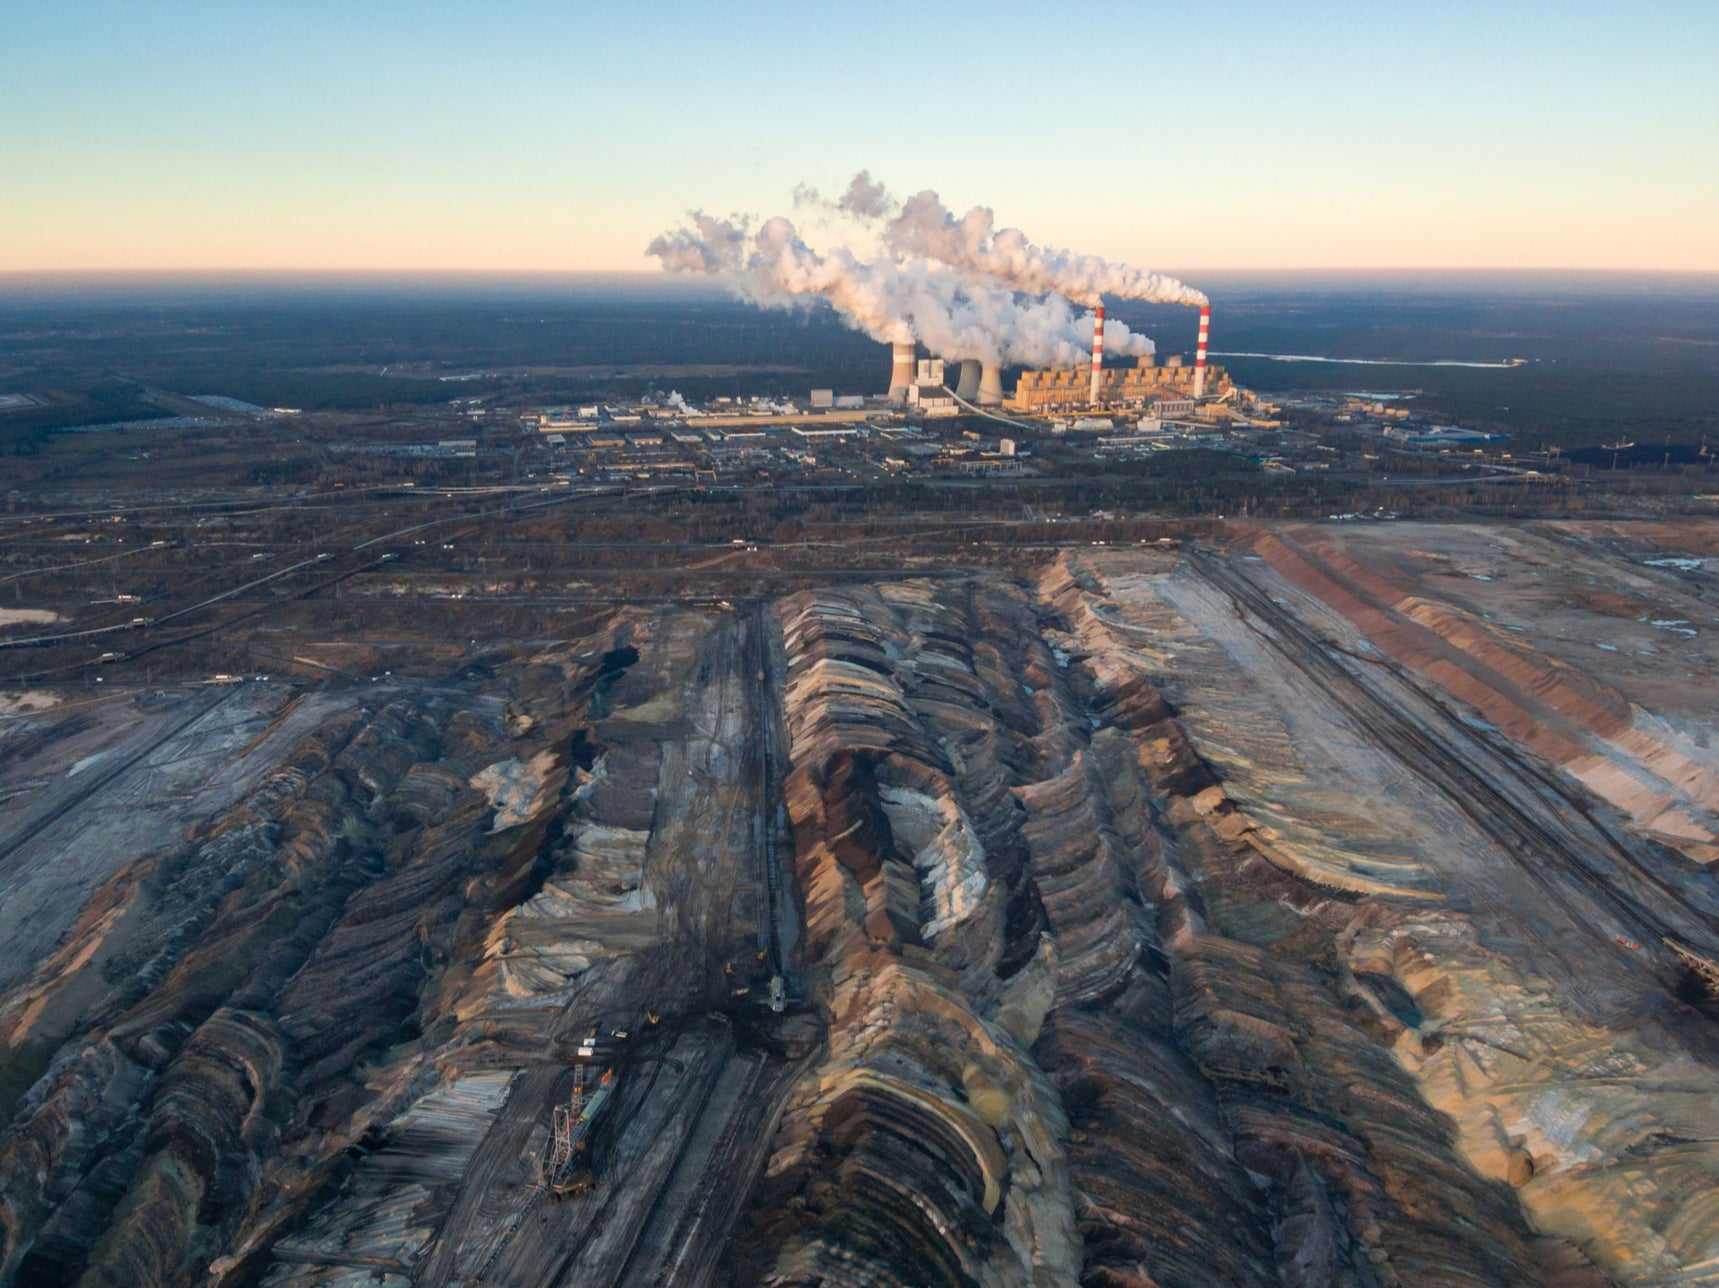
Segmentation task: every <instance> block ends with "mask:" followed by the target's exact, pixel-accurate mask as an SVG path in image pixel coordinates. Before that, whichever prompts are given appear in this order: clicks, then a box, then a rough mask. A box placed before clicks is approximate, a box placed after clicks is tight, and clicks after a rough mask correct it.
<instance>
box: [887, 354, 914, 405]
mask: <svg viewBox="0 0 1719 1288" xmlns="http://www.w3.org/2000/svg"><path fill="white" fill-rule="evenodd" d="M917 355H918V350H917V346H916V345H914V343H913V342H912V341H911V340H909V341H907V342H905V343H903V342H902V341H900V340H898V341H896V343H895V363H894V365H893V366H892V367H891V368H890V371H889V400H890V402H892V403H903V402H906V401H907V391H908V390H909V389H911V388H912V387H913V378H914V374H915V362H914V359H915V358H916V357H917Z"/></svg>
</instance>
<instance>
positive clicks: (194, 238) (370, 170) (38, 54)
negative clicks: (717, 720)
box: [0, 0, 1719, 270]
mask: <svg viewBox="0 0 1719 1288" xmlns="http://www.w3.org/2000/svg"><path fill="white" fill-rule="evenodd" d="M0 49H4V50H5V51H6V52H5V56H4V68H5V74H4V75H3V76H0V126H3V128H0V269H24V270H30V269H52V268H66V269H107V268H148V269H171V268H334V269H346V268H353V269H357V268H369V269H545V270H555V269H586V268H588V269H628V268H644V267H646V266H647V261H645V260H644V258H643V255H642V248H643V246H644V244H645V242H646V241H648V240H649V238H650V236H651V235H652V234H653V233H654V232H656V231H658V230H659V229H660V228H661V227H663V226H665V225H666V224H668V223H670V222H672V221H673V220H674V219H675V218H676V217H677V216H678V214H679V213H680V212H681V211H682V210H684V209H685V208H687V207H689V206H694V205H697V206H703V207H706V208H709V209H712V210H715V211H720V212H724V213H726V212H729V211H735V210H750V211H760V212H765V213H771V212H775V211H779V210H786V209H787V208H788V206H789V193H790V191H791V190H792V188H793V187H794V185H795V184H796V183H798V182H802V181H805V182H810V183H812V184H814V185H817V186H820V187H823V188H826V189H837V188H839V187H841V186H842V184H843V183H845V181H846V179H847V178H848V177H849V176H850V175H851V174H852V173H853V172H854V171H856V170H858V169H860V168H862V167H864V168H869V169H870V170H871V171H872V173H873V174H875V175H877V176H878V177H880V178H882V179H884V180H885V181H886V182H888V183H889V184H890V185H891V186H892V187H893V188H894V189H896V190H898V191H913V190H916V189H918V188H921V187H934V188H936V189H938V191H940V192H941V193H942V194H943V195H944V198H945V200H946V201H948V202H949V204H951V205H952V206H954V207H956V208H958V209H959V208H965V207H966V206H968V205H972V204H976V203H984V204H988V205H991V206H993V207H994V208H995V209H996V211H997V214H998V216H999V218H1000V219H1001V220H1002V221H1003V222H1006V223H1015V224H1018V225H1020V226H1021V227H1023V228H1025V229H1026V230H1027V231H1028V232H1029V233H1030V234H1031V235H1033V236H1034V237H1035V238H1037V239H1039V240H1042V241H1046V242H1051V243H1055V244H1059V245H1066V246H1073V247H1075V248H1077V249H1080V250H1083V251H1092V252H1094V253H1099V254H1105V255H1109V256H1112V257H1114V258H1121V259H1127V260H1131V261H1133V262H1136V263H1140V264H1143V265H1148V266H1160V267H1165V268H1170V269H1177V268H1182V269H1186V268H1195V267H1213V268H1224V267H1233V268H1257V267H1370V266H1411V267H1421V266H1426V267H1448V266H1483V267H1484V266H1537V267H1595V268H1607V267H1615V268H1649V269H1684V270H1719V88H1716V85H1719V76H1716V74H1715V71H1714V68H1715V66H1716V65H1719V5H1716V4H1713V3H1712V2H1711V0H1707V2H1706V3H1684V2H1677V3H1672V2H1659V3H1652V2H1650V3H1646V4H1641V5H1636V6H1633V7H1627V6H1622V5H1617V4H1607V5H1600V4H1596V3H1588V2H1587V0H1575V2H1573V3H1565V4H1557V5H1554V4H1542V3H1508V2H1506V3H1499V4H1492V5H1479V4H1466V3H1447V4H1414V5H1398V4H1391V5H1387V4H1365V5H1363V4H1342V3H1321V2H1319V0H1310V2H1308V3H1304V4H1302V5H1299V6H1288V5H1267V4H1253V3H1231V4H1217V5H1209V6H1198V5H1176V6H1170V5H1165V6H1152V7H1145V6H1108V7H1107V6H1093V5H1055V4H1042V3H1041V4H1027V3H1008V2H1005V3H999V4H992V5H986V6H970V5H939V4H935V3H929V4H928V3H920V4H897V3H890V2H888V0H885V2H882V3H875V2H874V3H868V4H865V5H863V6H853V7H842V8H839V9H832V10H828V11H826V10H823V9H819V8H816V7H814V6H810V5H803V4H785V3H784V4H771V3H752V4H740V5H733V6H727V7H723V6H707V5H695V4H686V3H656V4H650V3H646V4H632V5H620V4H608V5H601V6H599V5H593V4H585V3H562V4H546V3H536V2H525V0H494V2H493V3H489V4H485V5H478V4H467V3H438V2H436V0H428V2H425V3H415V4H406V3H397V2H393V0H376V2H373V3H368V4H365V3H344V4H333V3H324V2H323V0H301V2H299V3H293V4H285V3H269V2H254V3H248V4H234V3H230V2H229V3H222V4H214V3H201V2H193V0H155V2H154V3H147V4H146V3H142V2H141V0H139V2H136V3H112V2H105V3H93V2H84V0H54V2H52V3H50V2H47V0H31V2H28V3H20V2H19V0H8V3H6V4H4V5H0Z"/></svg>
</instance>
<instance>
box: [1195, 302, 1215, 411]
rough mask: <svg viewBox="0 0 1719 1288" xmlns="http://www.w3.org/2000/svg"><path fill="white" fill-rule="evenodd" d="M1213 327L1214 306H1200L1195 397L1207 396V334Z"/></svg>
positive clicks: (1196, 346) (1196, 349)
mask: <svg viewBox="0 0 1719 1288" xmlns="http://www.w3.org/2000/svg"><path fill="white" fill-rule="evenodd" d="M1211 325H1212V306H1211V305H1210V304H1202V305H1200V341H1199V343H1198V344H1196V345H1195V346H1194V397H1196V398H1204V397H1205V396H1206V332H1207V331H1209V330H1210V329H1211Z"/></svg>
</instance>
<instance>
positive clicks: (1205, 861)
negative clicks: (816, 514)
mask: <svg viewBox="0 0 1719 1288" xmlns="http://www.w3.org/2000/svg"><path fill="white" fill-rule="evenodd" d="M779 615H780V620H781V625H782V633H783V643H784V648H785V652H786V655H787V658H788V662H789V668H788V678H787V683H786V686H785V708H786V711H787V718H788V727H789V734H790V740H791V751H790V760H791V765H792V768H791V771H790V773H789V775H788V778H787V782H786V797H787V805H788V812H789V816H790V819H791V821H792V825H793V829H794V843H795V854H796V867H797V871H798V878H799V886H800V891H801V896H802V899H803V901H804V909H805V918H806V931H805V936H806V937H805V954H804V956H805V963H806V974H807V979H808V980H809V981H810V982H811V984H812V986H813V991H814V993H815V996H816V998H817V1000H818V1002H819V1003H820V1006H821V1007H822V1009H823V1010H824V1013H825V1015H826V1017H827V1019H828V1022H829V1053H828V1056H827V1057H826V1059H825V1060H824V1061H823V1062H822V1063H821V1064H820V1065H819V1066H818V1067H817V1068H816V1069H814V1070H813V1072H812V1073H811V1074H810V1075H809V1076H808V1077H807V1079H806V1080H805V1081H804V1082H803V1083H802V1084H801V1085H800V1087H799V1088H798V1089H797V1090H796V1092H795V1093H794V1095H793V1097H792V1098H791V1100H790V1102H789V1107H788V1111H787V1113H786V1114H785V1116H784V1118H783V1121H782V1125H781V1128H780V1130H779V1132H778V1134H777V1137H776V1142H775V1145H774V1147H773V1151H772V1154H771V1157H770V1160H769V1163H768V1164H767V1167H766V1175H765V1178H764V1180H763V1181H762V1182H761V1184H760V1187H759V1191H758V1193H757V1194H756V1195H755V1198H754V1203H753V1207H752V1210H751V1212H750V1214H749V1217H748V1218H747V1223H748V1226H749V1227H750V1229H751V1230H752V1232H753V1236H754V1237H753V1238H752V1239H751V1240H748V1241H743V1242H745V1243H746V1244H747V1246H752V1247H758V1246H762V1247H767V1248H771V1249H775V1251H774V1252H773V1253H771V1254H768V1255H763V1256H762V1259H761V1258H760V1256H759V1255H753V1256H752V1257H751V1259H750V1260H748V1259H747V1258H746V1257H745V1256H739V1259H738V1260H735V1259H734V1258H735V1257H736V1256H737V1255H739V1254H731V1263H730V1265H729V1267H728V1273H729V1274H730V1275H731V1276H732V1278H733V1280H734V1281H735V1282H750V1281H753V1280H763V1281H768V1282H771V1283H780V1284H787V1283H811V1282H823V1283H828V1284H838V1283H855V1284H858V1283H867V1282H875V1281H891V1282H915V1283H972V1282H978V1283H998V1284H1005V1283H1007V1284H1015V1283H1022V1284H1025V1283H1046V1284H1050V1283H1071V1282H1077V1281H1078V1282H1083V1283H1132V1282H1148V1281H1149V1282H1154V1283H1159V1284H1164V1285H1171V1284H1187V1285H1193V1284H1209V1283H1212V1282H1224V1283H1234V1284H1261V1285H1265V1284H1277V1283H1296V1284H1299V1283H1306V1284H1309V1285H1312V1284H1323V1283H1354V1284H1372V1283H1378V1284H1387V1283H1403V1284H1413V1283H1422V1282H1428V1283H1430V1282H1440V1283H1463V1282H1467V1283H1474V1284H1482V1283H1486V1284H1491V1283H1503V1282H1510V1283H1519V1284H1534V1283H1541V1282H1548V1280H1546V1278H1545V1276H1544V1275H1543V1274H1542V1264H1543V1262H1544V1261H1545V1258H1546V1255H1547V1251H1548V1250H1547V1246H1546V1245H1544V1244H1543V1243H1542V1242H1540V1241H1537V1240H1536V1239H1535V1238H1534V1237H1533V1236H1532V1235H1531V1233H1530V1232H1529V1231H1528V1229H1527V1227H1526V1225H1525V1223H1524V1222H1523V1220H1522V1218H1521V1215H1520V1211H1519V1209H1518V1207H1517V1205H1516V1203H1515V1201H1514V1198H1513V1197H1512V1196H1511V1195H1510V1193H1509V1191H1508V1190H1507V1189H1505V1188H1504V1187H1502V1186H1499V1185H1495V1184H1491V1183H1488V1182H1486V1181H1484V1180H1482V1179H1481V1178H1480V1177H1479V1176H1477V1175H1476V1174H1475V1173H1474V1172H1473V1171H1472V1170H1471V1169H1470V1168H1469V1167H1468V1165H1467V1164H1466V1162H1465V1161H1464V1160H1463V1159H1462V1158H1461V1156H1460V1154H1459V1153H1458V1152H1457V1150H1456V1148H1455V1145H1454V1142H1453V1140H1452V1137H1451V1131H1450V1128H1449V1125H1448V1123H1446V1122H1445V1121H1444V1120H1443V1119H1442V1118H1440V1117H1439V1115H1437V1114H1436V1113H1434V1112H1433V1111H1432V1110H1430V1109H1429V1108H1428V1107H1427V1105H1426V1104H1425V1103H1424V1101H1423V1100H1422V1099H1421V1097H1420V1096H1419V1094H1418V1093H1417V1090H1416V1088H1415V1086H1414V1084H1413V1082H1412V1080H1411V1079H1410V1077H1409V1076H1408V1075H1407V1074H1406V1073H1405V1072H1404V1071H1403V1070H1402V1069H1401V1068H1400V1067H1399V1066H1398V1064H1397V1063H1396V1061H1395V1060H1394V1058H1393V1057H1392V1055H1391V1052H1390V1050H1389V1048H1388V1047H1387V1046H1385V1045H1383V1044H1382V1043H1381V1041H1380V1038H1379V1035H1378V1033H1377V1032H1376V1031H1375V1029H1373V1028H1369V1027H1368V1025H1369V1024H1375V1023H1376V1021H1375V1018H1374V1016H1373V1015H1372V1013H1371V1012H1366V1013H1365V1014H1363V1015H1362V1016H1361V1018H1359V1019H1358V1018H1357V1014H1356V1013H1357V1008H1358V1006H1359V1004H1358V1003H1357V1002H1356V1000H1355V999H1354V997H1353V996H1351V994H1352V993H1353V992H1354V991H1355V990H1354V989H1352V988H1346V987H1345V986H1344V985H1343V984H1342V982H1341V979H1340V978H1334V977H1332V976H1331V975H1330V974H1328V973H1327V971H1328V969H1329V968H1328V967H1326V965H1325V963H1328V962H1332V961H1334V959H1335V950H1334V948H1333V947H1332V944H1333V942H1334V937H1335V933H1336V927H1338V926H1340V925H1341V921H1342V917H1343V915H1344V914H1345V913H1346V912H1347V907H1346V906H1345V905H1335V906H1334V905H1333V900H1332V896H1331V894H1330V893H1329V892H1327V891H1323V890H1320V889H1318V888H1316V887H1314V886H1312V885H1310V884H1308V883H1306V882H1303V881H1298V880H1296V879H1295V878H1293V877H1291V876H1290V875H1288V874H1286V873H1284V872H1283V871H1281V870H1280V869H1279V868H1278V867H1277V866H1274V865H1273V864H1272V863H1271V862H1270V861H1269V860H1268V859H1266V858H1265V857H1264V856H1263V855H1260V854H1258V853H1252V852H1250V851H1249V848H1248V847H1247V846H1246V845H1245V844H1243V845H1239V846H1238V845H1236V844H1235V841H1236V838H1237V836H1238V835H1239V833H1238V832H1237V831H1236V830H1235V829H1233V828H1231V827H1229V826H1228V825H1227V824H1226V823H1225V822H1224V820H1223V818H1222V817H1221V813H1222V811H1221V810H1217V809H1214V806H1213V794H1214V792H1215V793H1216V795H1217V796H1218V797H1221V789H1220V788H1217V787H1216V784H1215V780H1214V779H1213V777H1212V776H1211V774H1210V773H1209V771H1207V770H1206V768H1205V766H1204V765H1203V764H1202V763H1201V762H1200V761H1199V760H1198V757H1197V756H1195V755H1194V754H1193V752H1192V749H1191V748H1190V747H1189V745H1188V743H1187V741H1186V739H1185V738H1184V737H1182V735H1181V731H1180V730H1179V728H1178V727H1177V726H1176V724H1175V722H1174V721H1173V720H1172V719H1171V718H1170V716H1169V712H1168V709H1167V708H1166V707H1165V705H1164V703H1163V700H1162V698H1161V697H1160V696H1159V695H1158V694H1157V692H1156V691H1155V690H1154V689H1153V688H1152V686H1151V685H1150V683H1148V682H1147V681H1146V680H1145V678H1144V677H1143V676H1142V675H1140V674H1139V673H1137V672H1136V671H1135V670H1134V669H1133V668H1131V667H1129V666H1128V665H1127V663H1126V660H1125V654H1123V653H1122V652H1121V651H1119V650H1114V649H1113V650H1109V651H1098V650H1094V649H1092V648H1091V646H1090V642H1089V641H1088V639H1087V638H1086V632H1088V631H1090V630H1091V629H1092V628H1093V627H1094V625H1101V624H1098V623H1097V619H1096V617H1095V616H1094V615H1093V614H1092V612H1091V608H1090V605H1089V604H1088V603H1087V602H1086V600H1085V592H1084V591H1082V590H1081V588H1080V587H1079V586H1078V585H1077V584H1076V583H1075V582H1074V580H1073V579H1072V577H1071V576H1070V575H1069V571H1068V569H1067V568H1066V567H1058V568H1056V569H1053V570H1052V571H1051V572H1049V573H1047V574H1046V575H1045V577H1044V578H1043V580H1042V581H1041V582H1040V583H1039V584H1038V585H1036V586H1023V585H1018V584H1012V583H1009V582H1005V581H1002V580H1000V579H997V580H992V579H983V580H977V581H973V582H968V583H960V584H950V583H932V582H925V581H915V582H904V583H892V584H886V585H883V586H879V587H875V588H868V589H865V590H853V589H847V588H844V589H843V590H841V591H839V592H838V591H826V592H807V593H804V594H801V595H796V596H791V597H789V598H788V599H785V600H784V601H782V602H781V604H780V605H779ZM1196 800H1197V801H1198V802H1199V804H1197V805H1196V804H1195V803H1194V802H1195V801H1196ZM1214 814H1218V815H1220V816H1219V817H1212V815H1214ZM1254 940H1257V941H1258V942H1250V941H1254ZM1309 958H1311V959H1312V961H1313V962H1315V963H1316V964H1315V965H1313V966H1309V965H1308V964H1307V960H1308V959H1309ZM1262 1187H1263V1188H1262ZM1457 1213H1460V1214H1461V1217H1460V1219H1458V1218H1457V1216H1456V1215H1455V1214H1457ZM1576 1260H1577V1261H1579V1260H1580V1258H1579V1257H1578V1258H1576ZM1142 1275H1149V1279H1146V1278H1141V1277H1140V1276H1142ZM1570 1282H1575V1281H1570Z"/></svg>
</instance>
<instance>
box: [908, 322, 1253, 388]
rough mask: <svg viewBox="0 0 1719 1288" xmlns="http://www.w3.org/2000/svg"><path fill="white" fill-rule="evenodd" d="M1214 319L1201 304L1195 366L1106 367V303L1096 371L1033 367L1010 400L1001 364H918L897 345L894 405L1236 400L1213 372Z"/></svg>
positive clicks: (1095, 344)
mask: <svg viewBox="0 0 1719 1288" xmlns="http://www.w3.org/2000/svg"><path fill="white" fill-rule="evenodd" d="M1211 319H1212V310H1211V306H1210V305H1209V304H1202V305H1200V323H1199V335H1198V339H1197V341H1196V343H1195V347H1194V364H1193V366H1191V367H1190V366H1188V365H1186V363H1185V361H1184V359H1183V356H1182V355H1181V354H1179V353H1178V354H1171V355H1170V356H1168V357H1166V358H1165V359H1164V361H1163V362H1161V363H1160V362H1159V361H1158V360H1157V357H1156V356H1155V355H1154V354H1153V353H1145V354H1142V355H1141V356H1139V357H1137V358H1135V360H1134V362H1133V364H1132V365H1130V366H1109V367H1107V366H1105V365H1104V305H1102V304H1100V305H1098V306H1097V307H1096V308H1095V310H1094V314H1093V328H1092V362H1091V366H1090V367H1088V368H1084V369H1083V368H1081V367H1049V368H1041V369H1032V368H1029V369H1027V370H1025V371H1023V372H1021V375H1020V378H1019V379H1018V380H1017V381H1016V382H1015V389H1014V392H1013V393H1012V394H1008V395H1005V394H1004V392H1003V376H1002V369H1001V368H1000V367H999V366H998V365H996V364H995V363H989V362H984V361H982V360H980V359H977V358H967V357H960V356H957V355H948V354H946V355H944V356H943V357H942V358H938V359H932V360H929V361H923V360H920V359H919V357H918V353H919V349H918V346H917V345H916V344H914V343H913V342H911V341H897V342H895V343H894V344H893V346H892V350H893V365H892V367H891V369H890V382H889V400H890V401H891V402H892V403H894V404H896V405H897V406H903V405H905V406H912V407H916V408H919V409H920V410H922V411H938V410H943V404H944V400H945V399H947V400H948V403H949V404H950V405H949V408H948V410H949V411H953V410H954V408H955V406H957V405H960V404H968V405H972V406H978V407H998V408H1002V409H1004V410H1007V411H1013V412H1021V413H1026V414H1033V413H1040V412H1050V411H1066V410H1072V409H1076V408H1082V407H1085V408H1098V407H1118V408H1119V407H1138V406H1142V405H1144V404H1146V403H1150V402H1160V401H1164V402H1182V401H1184V400H1185V401H1187V402H1190V403H1198V402H1201V401H1204V400H1205V399H1206V398H1207V397H1208V396H1210V397H1213V398H1220V399H1221V398H1224V397H1226V396H1228V395H1229V393H1230V391H1231V390H1232V389H1233V388H1234V385H1233V383H1232V381H1231V380H1230V376H1229V373H1228V372H1227V371H1225V370H1224V369H1223V368H1222V367H1216V366H1208V365H1207V362H1206V347H1207V344H1208V342H1209V338H1210V334H1211ZM951 367H954V368H956V369H957V375H956V378H955V379H954V380H953V381H951V380H949V379H947V377H948V374H949V369H950V368H951Z"/></svg>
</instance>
